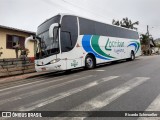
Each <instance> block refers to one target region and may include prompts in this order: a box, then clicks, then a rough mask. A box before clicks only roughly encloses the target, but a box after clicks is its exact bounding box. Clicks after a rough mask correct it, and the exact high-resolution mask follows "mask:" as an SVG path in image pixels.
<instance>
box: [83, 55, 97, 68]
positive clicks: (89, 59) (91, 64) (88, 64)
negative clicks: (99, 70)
mask: <svg viewBox="0 0 160 120" xmlns="http://www.w3.org/2000/svg"><path fill="white" fill-rule="evenodd" d="M95 66H96V63H95V59H94V57H93V56H91V55H87V56H86V59H85V68H86V69H93V68H95Z"/></svg>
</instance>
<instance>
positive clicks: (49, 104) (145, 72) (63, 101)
mask: <svg viewBox="0 0 160 120" xmlns="http://www.w3.org/2000/svg"><path fill="white" fill-rule="evenodd" d="M0 111H160V56H150V57H140V58H137V59H136V60H135V61H132V62H125V61H122V62H119V63H116V64H106V65H100V66H98V67H97V68H96V69H93V70H74V71H72V72H71V73H68V74H67V73H63V72H61V73H50V74H46V75H43V76H38V77H35V78H29V79H25V80H22V81H17V82H11V83H6V84H3V85H1V86H0ZM1 119H2V118H1ZM3 119H4V118H3ZM5 119H6V118H5ZM7 119H9V118H7ZM12 119H13V118H12ZM20 119H22V118H20ZM38 119H39V118H38ZM43 119H45V118H43ZM46 119H50V120H52V119H69V120H70V119H71V118H60V117H57V118H46ZM73 119H87V120H88V119H89V120H90V119H94V120H97V119H100V118H93V117H87V118H86V117H79V118H73ZM101 119H104V120H106V119H108V120H127V119H129V120H136V119H138V120H141V119H142V118H138V117H134V118H133V117H132V118H104V117H101ZM146 119H147V120H150V119H151V118H146ZM153 119H154V120H158V119H159V120H160V118H153ZM15 120H17V118H15Z"/></svg>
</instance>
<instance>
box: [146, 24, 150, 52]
mask: <svg viewBox="0 0 160 120" xmlns="http://www.w3.org/2000/svg"><path fill="white" fill-rule="evenodd" d="M147 35H148V53H149V54H150V37H149V36H150V35H149V26H148V25H147Z"/></svg>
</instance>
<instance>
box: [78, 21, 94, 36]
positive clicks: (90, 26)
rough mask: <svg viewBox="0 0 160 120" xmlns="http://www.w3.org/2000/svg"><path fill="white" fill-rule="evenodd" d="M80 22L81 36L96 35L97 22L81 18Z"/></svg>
mask: <svg viewBox="0 0 160 120" xmlns="http://www.w3.org/2000/svg"><path fill="white" fill-rule="evenodd" d="M79 21H80V34H81V35H84V34H87V35H94V34H95V29H94V28H95V26H94V24H95V22H94V21H91V20H87V19H84V18H80V19H79Z"/></svg>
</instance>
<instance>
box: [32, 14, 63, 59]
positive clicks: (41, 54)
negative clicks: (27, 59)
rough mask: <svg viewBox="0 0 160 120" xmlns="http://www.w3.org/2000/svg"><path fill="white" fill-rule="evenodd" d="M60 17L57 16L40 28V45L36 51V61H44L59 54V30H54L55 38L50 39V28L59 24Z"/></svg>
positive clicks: (38, 34) (38, 32)
mask: <svg viewBox="0 0 160 120" xmlns="http://www.w3.org/2000/svg"><path fill="white" fill-rule="evenodd" d="M59 21H60V16H59V15H58V16H55V17H53V18H51V19H49V20H47V21H46V22H44V23H43V24H42V25H40V26H39V27H38V31H37V37H38V38H39V43H38V45H37V50H36V55H35V56H36V59H42V58H45V57H49V56H51V55H55V54H58V53H59V51H60V50H59V38H58V28H55V29H54V33H53V34H54V37H53V38H50V37H49V27H50V26H51V25H52V24H53V23H59Z"/></svg>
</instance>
